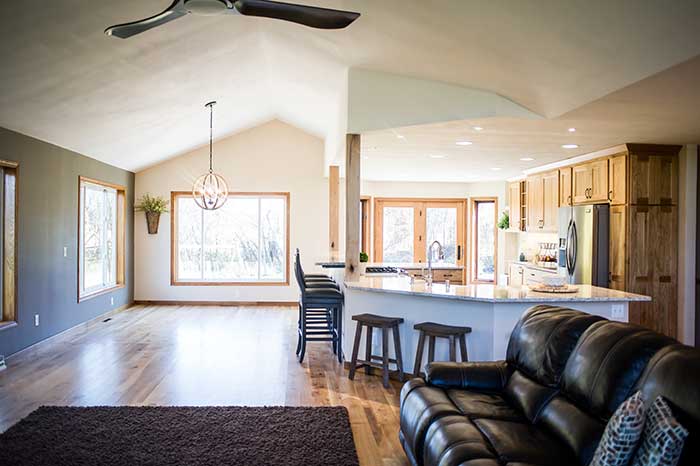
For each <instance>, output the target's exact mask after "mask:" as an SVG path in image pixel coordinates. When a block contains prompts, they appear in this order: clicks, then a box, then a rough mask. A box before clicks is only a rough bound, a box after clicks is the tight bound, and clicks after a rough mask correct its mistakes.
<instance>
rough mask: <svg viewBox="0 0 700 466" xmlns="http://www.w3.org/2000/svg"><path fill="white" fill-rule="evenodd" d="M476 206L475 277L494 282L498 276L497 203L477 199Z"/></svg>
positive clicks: (479, 279)
mask: <svg viewBox="0 0 700 466" xmlns="http://www.w3.org/2000/svg"><path fill="white" fill-rule="evenodd" d="M474 207H475V212H474V217H475V225H474V239H475V244H474V251H475V256H476V257H475V259H476V261H475V264H474V268H475V273H474V279H475V280H476V281H485V282H493V281H494V280H495V276H496V264H495V257H496V238H495V233H496V203H495V202H493V201H476V202H475V204H474Z"/></svg>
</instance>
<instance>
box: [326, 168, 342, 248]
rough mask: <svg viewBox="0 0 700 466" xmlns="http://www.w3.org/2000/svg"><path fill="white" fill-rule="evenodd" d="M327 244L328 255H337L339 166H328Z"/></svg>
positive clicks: (338, 237) (338, 236)
mask: <svg viewBox="0 0 700 466" xmlns="http://www.w3.org/2000/svg"><path fill="white" fill-rule="evenodd" d="M328 201H329V205H328V244H329V245H330V252H331V254H330V257H331V258H332V260H333V259H335V258H336V257H338V250H339V245H338V242H339V241H338V240H339V239H340V233H339V232H340V227H339V225H340V167H338V166H337V165H331V166H330V167H328Z"/></svg>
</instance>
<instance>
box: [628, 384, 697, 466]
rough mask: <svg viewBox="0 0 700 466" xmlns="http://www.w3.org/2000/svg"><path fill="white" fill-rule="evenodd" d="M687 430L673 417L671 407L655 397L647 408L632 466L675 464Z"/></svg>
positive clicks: (669, 465) (660, 398)
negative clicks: (642, 430) (642, 431)
mask: <svg viewBox="0 0 700 466" xmlns="http://www.w3.org/2000/svg"><path fill="white" fill-rule="evenodd" d="M686 437H688V431H687V430H686V429H685V428H684V427H683V426H682V425H681V424H680V423H679V422H678V421H677V420H676V418H675V417H673V413H672V412H671V408H670V407H669V406H668V403H666V401H665V400H664V399H663V398H662V397H660V396H659V397H657V398H656V400H654V403H653V404H652V405H651V407H650V408H649V409H648V410H647V416H646V426H645V427H644V434H642V442H641V443H640V445H639V450H637V454H636V455H635V456H634V461H633V462H632V466H675V465H676V464H678V460H679V459H680V457H681V452H682V451H683V444H684V443H685V439H686Z"/></svg>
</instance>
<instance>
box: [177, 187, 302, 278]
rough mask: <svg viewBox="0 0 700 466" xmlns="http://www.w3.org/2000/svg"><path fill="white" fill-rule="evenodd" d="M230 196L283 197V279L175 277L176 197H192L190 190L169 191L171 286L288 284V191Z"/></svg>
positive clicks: (289, 206) (242, 193)
mask: <svg viewBox="0 0 700 466" xmlns="http://www.w3.org/2000/svg"><path fill="white" fill-rule="evenodd" d="M231 196H258V197H263V196H274V197H283V198H284V201H285V203H286V206H285V217H286V221H285V223H286V225H285V241H284V242H285V254H284V256H285V265H284V270H285V272H284V274H285V278H284V280H279V281H277V280H276V281H260V280H259V281H199V280H198V281H184V280H178V278H177V199H178V198H179V197H192V192H191V191H171V193H170V206H171V214H170V285H171V286H289V283H290V281H289V280H290V278H289V270H290V257H291V252H290V249H289V247H290V246H289V245H290V231H291V228H290V224H291V217H290V212H291V202H290V195H289V192H232V193H229V197H231Z"/></svg>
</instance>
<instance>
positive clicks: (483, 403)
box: [447, 390, 524, 421]
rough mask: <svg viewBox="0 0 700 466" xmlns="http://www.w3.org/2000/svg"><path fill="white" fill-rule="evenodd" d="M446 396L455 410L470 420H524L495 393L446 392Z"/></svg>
mask: <svg viewBox="0 0 700 466" xmlns="http://www.w3.org/2000/svg"><path fill="white" fill-rule="evenodd" d="M447 396H448V397H449V398H450V400H452V402H453V403H454V404H455V406H457V409H459V410H460V411H461V412H462V414H464V415H465V416H467V417H469V418H470V419H481V418H486V419H504V420H513V421H523V420H524V419H523V415H522V414H520V413H519V412H518V411H516V410H515V409H514V408H513V407H512V406H511V405H510V404H509V403H508V402H507V401H506V400H505V399H504V398H503V397H502V396H501V395H498V394H495V393H479V392H470V391H466V390H447Z"/></svg>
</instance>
